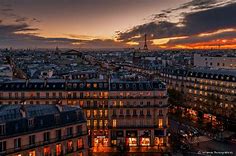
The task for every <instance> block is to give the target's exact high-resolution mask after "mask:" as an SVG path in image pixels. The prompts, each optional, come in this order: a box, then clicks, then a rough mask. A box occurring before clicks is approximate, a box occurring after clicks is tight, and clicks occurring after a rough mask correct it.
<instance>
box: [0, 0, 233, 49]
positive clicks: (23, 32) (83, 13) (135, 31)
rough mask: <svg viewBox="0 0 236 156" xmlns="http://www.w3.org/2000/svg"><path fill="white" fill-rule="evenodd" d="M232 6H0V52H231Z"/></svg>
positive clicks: (75, 1)
mask: <svg viewBox="0 0 236 156" xmlns="http://www.w3.org/2000/svg"><path fill="white" fill-rule="evenodd" d="M235 15H236V0H0V48H9V47H12V48H55V47H59V48H89V49H93V48H96V49H97V48H129V47H130V48H132V47H135V48H142V47H143V44H144V34H147V38H148V46H149V48H150V49H160V48H161V49H181V48H183V49H195V48H196V49H203V48H204V49H207V48H227V49H228V48H236V18H235Z"/></svg>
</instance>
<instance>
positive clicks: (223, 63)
mask: <svg viewBox="0 0 236 156" xmlns="http://www.w3.org/2000/svg"><path fill="white" fill-rule="evenodd" d="M194 66H195V67H210V68H224V69H236V57H235V56H208V55H201V54H194Z"/></svg>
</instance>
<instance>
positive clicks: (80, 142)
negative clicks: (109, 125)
mask: <svg viewBox="0 0 236 156" xmlns="http://www.w3.org/2000/svg"><path fill="white" fill-rule="evenodd" d="M83 146H84V145H83V139H82V138H80V139H78V141H77V148H78V149H81V148H83Z"/></svg>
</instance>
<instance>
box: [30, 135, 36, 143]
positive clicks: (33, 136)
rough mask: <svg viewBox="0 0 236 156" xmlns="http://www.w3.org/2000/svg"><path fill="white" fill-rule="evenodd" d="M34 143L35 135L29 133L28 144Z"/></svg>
mask: <svg viewBox="0 0 236 156" xmlns="http://www.w3.org/2000/svg"><path fill="white" fill-rule="evenodd" d="M34 144H35V135H30V136H29V145H34Z"/></svg>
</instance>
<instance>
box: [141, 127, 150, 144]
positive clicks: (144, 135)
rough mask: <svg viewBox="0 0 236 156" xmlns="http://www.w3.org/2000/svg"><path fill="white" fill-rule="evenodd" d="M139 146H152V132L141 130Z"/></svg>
mask: <svg viewBox="0 0 236 156" xmlns="http://www.w3.org/2000/svg"><path fill="white" fill-rule="evenodd" d="M139 134H140V135H139V144H140V146H150V145H151V130H140V131H139Z"/></svg>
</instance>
